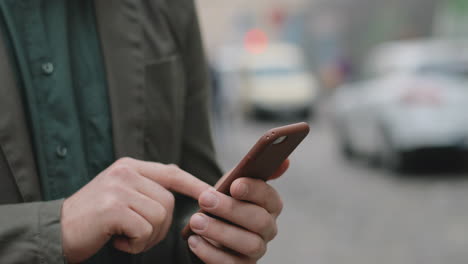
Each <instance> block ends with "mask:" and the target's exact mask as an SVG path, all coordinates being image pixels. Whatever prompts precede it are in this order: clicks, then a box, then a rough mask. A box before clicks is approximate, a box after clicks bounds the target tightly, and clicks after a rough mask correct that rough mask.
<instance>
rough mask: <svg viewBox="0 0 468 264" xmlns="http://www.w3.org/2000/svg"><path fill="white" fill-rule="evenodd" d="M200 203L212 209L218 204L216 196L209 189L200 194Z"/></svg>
mask: <svg viewBox="0 0 468 264" xmlns="http://www.w3.org/2000/svg"><path fill="white" fill-rule="evenodd" d="M200 205H201V206H202V207H204V208H208V209H213V208H215V207H216V205H218V197H216V195H215V194H214V193H212V192H211V191H207V192H204V193H203V194H202V195H201V196H200Z"/></svg>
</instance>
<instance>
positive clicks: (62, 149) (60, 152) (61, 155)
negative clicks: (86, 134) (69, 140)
mask: <svg viewBox="0 0 468 264" xmlns="http://www.w3.org/2000/svg"><path fill="white" fill-rule="evenodd" d="M55 153H56V154H57V157H59V158H61V159H63V158H65V157H66V156H67V154H68V149H67V148H66V147H62V146H58V147H57V149H56V150H55Z"/></svg>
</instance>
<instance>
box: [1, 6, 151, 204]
mask: <svg viewBox="0 0 468 264" xmlns="http://www.w3.org/2000/svg"><path fill="white" fill-rule="evenodd" d="M140 8H141V6H140V1H134V0H114V1H109V0H95V9H96V17H97V27H98V32H99V35H100V41H101V45H102V53H103V56H104V65H105V68H106V75H107V83H108V88H109V96H110V107H111V115H112V123H113V139H114V151H115V156H116V158H119V157H124V156H129V157H133V158H139V159H142V158H143V155H144V152H143V150H144V145H143V144H144V128H143V121H144V114H145V107H144V101H143V100H144V82H145V76H144V74H145V72H144V51H143V48H142V40H143V30H142V26H141V24H140ZM8 54H9V53H8V51H7V49H6V45H5V42H4V40H3V36H2V34H0V58H8V56H9V55H8ZM12 69H13V67H12V65H11V63H10V61H9V60H8V59H0V80H1V81H2V84H1V85H0V98H2V99H1V101H2V103H0V150H1V151H3V153H4V154H5V157H6V159H7V162H8V164H9V166H10V169H11V171H12V174H13V176H14V179H15V181H16V184H17V186H18V189H19V191H20V194H21V195H22V197H23V200H24V201H25V202H31V201H39V200H42V195H41V191H40V190H41V188H40V183H39V176H38V171H37V167H36V163H35V159H34V152H33V147H32V141H31V135H30V130H29V127H28V124H27V119H26V118H25V112H24V104H23V100H22V98H21V95H20V92H19V91H20V90H19V87H18V84H17V81H16V78H15V74H14V72H13V70H12Z"/></svg>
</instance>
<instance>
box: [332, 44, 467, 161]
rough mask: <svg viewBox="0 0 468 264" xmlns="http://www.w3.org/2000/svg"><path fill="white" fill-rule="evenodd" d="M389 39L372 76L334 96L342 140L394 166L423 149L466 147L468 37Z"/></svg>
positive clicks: (347, 150)
mask: <svg viewBox="0 0 468 264" xmlns="http://www.w3.org/2000/svg"><path fill="white" fill-rule="evenodd" d="M460 44H461V43H460V42H448V41H447V42H444V41H414V42H397V43H391V44H385V45H383V46H381V47H379V48H378V49H376V50H375V51H374V52H373V53H372V54H371V56H370V60H369V62H368V63H367V66H366V69H367V70H366V72H367V74H368V77H369V78H368V79H367V80H365V81H361V82H357V83H353V84H350V85H346V86H343V87H341V88H339V89H338V90H337V93H336V95H335V99H334V105H335V110H336V125H337V131H338V133H337V134H338V136H339V142H340V146H341V149H342V151H343V153H344V154H345V155H347V156H353V155H356V154H358V155H362V156H365V157H370V158H372V160H375V161H379V162H381V163H382V164H383V165H385V166H386V167H389V168H391V169H395V170H398V169H403V168H405V167H407V165H410V164H409V163H410V159H408V158H409V157H412V154H415V153H420V151H422V152H424V151H425V150H431V149H432V150H437V149H452V150H463V151H465V150H467V149H468V115H467V112H468V81H467V80H468V79H467V78H468V59H467V57H466V52H465V51H466V48H465V47H467V45H466V43H463V45H460Z"/></svg>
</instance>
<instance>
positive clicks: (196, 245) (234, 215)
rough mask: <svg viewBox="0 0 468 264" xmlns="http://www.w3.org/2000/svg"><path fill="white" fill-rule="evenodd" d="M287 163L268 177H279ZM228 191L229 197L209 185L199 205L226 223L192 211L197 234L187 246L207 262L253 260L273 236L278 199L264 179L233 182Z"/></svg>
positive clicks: (279, 206)
mask: <svg viewBox="0 0 468 264" xmlns="http://www.w3.org/2000/svg"><path fill="white" fill-rule="evenodd" d="M288 166H289V161H286V162H285V163H283V165H282V166H281V168H280V169H279V170H278V171H277V172H276V173H275V174H274V175H272V177H271V179H275V178H278V177H280V176H281V175H282V174H283V173H284V172H285V171H286V170H287V168H288ZM230 193H231V196H232V197H230V196H227V195H224V194H222V193H219V192H216V190H214V189H213V188H210V189H209V190H207V191H205V192H203V193H202V194H201V196H200V198H199V204H200V207H201V208H202V209H203V210H204V211H205V212H207V213H209V214H211V215H214V216H217V217H219V218H221V219H225V220H227V221H228V222H229V223H227V222H224V221H222V220H219V219H215V218H213V217H210V216H208V215H206V214H200V213H199V214H195V215H194V216H192V218H191V220H190V227H191V228H192V230H193V232H194V233H195V234H196V235H193V236H191V237H190V238H189V240H188V243H189V246H190V249H191V250H192V251H193V252H194V254H196V255H197V256H198V257H199V258H200V259H201V260H202V261H203V262H205V263H207V264H216V263H246V264H247V263H256V262H257V260H258V259H260V258H261V257H262V256H263V255H264V254H265V252H266V248H267V243H268V242H269V241H271V240H272V239H273V238H274V237H275V236H276V233H277V226H276V218H277V217H278V216H279V214H280V213H281V210H282V207H283V205H282V201H281V198H280V196H279V194H278V193H277V192H276V190H275V189H273V187H271V186H270V185H268V184H267V183H266V182H264V181H262V180H256V179H251V178H241V179H237V180H236V181H234V182H233V184H232V185H231V189H230Z"/></svg>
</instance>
